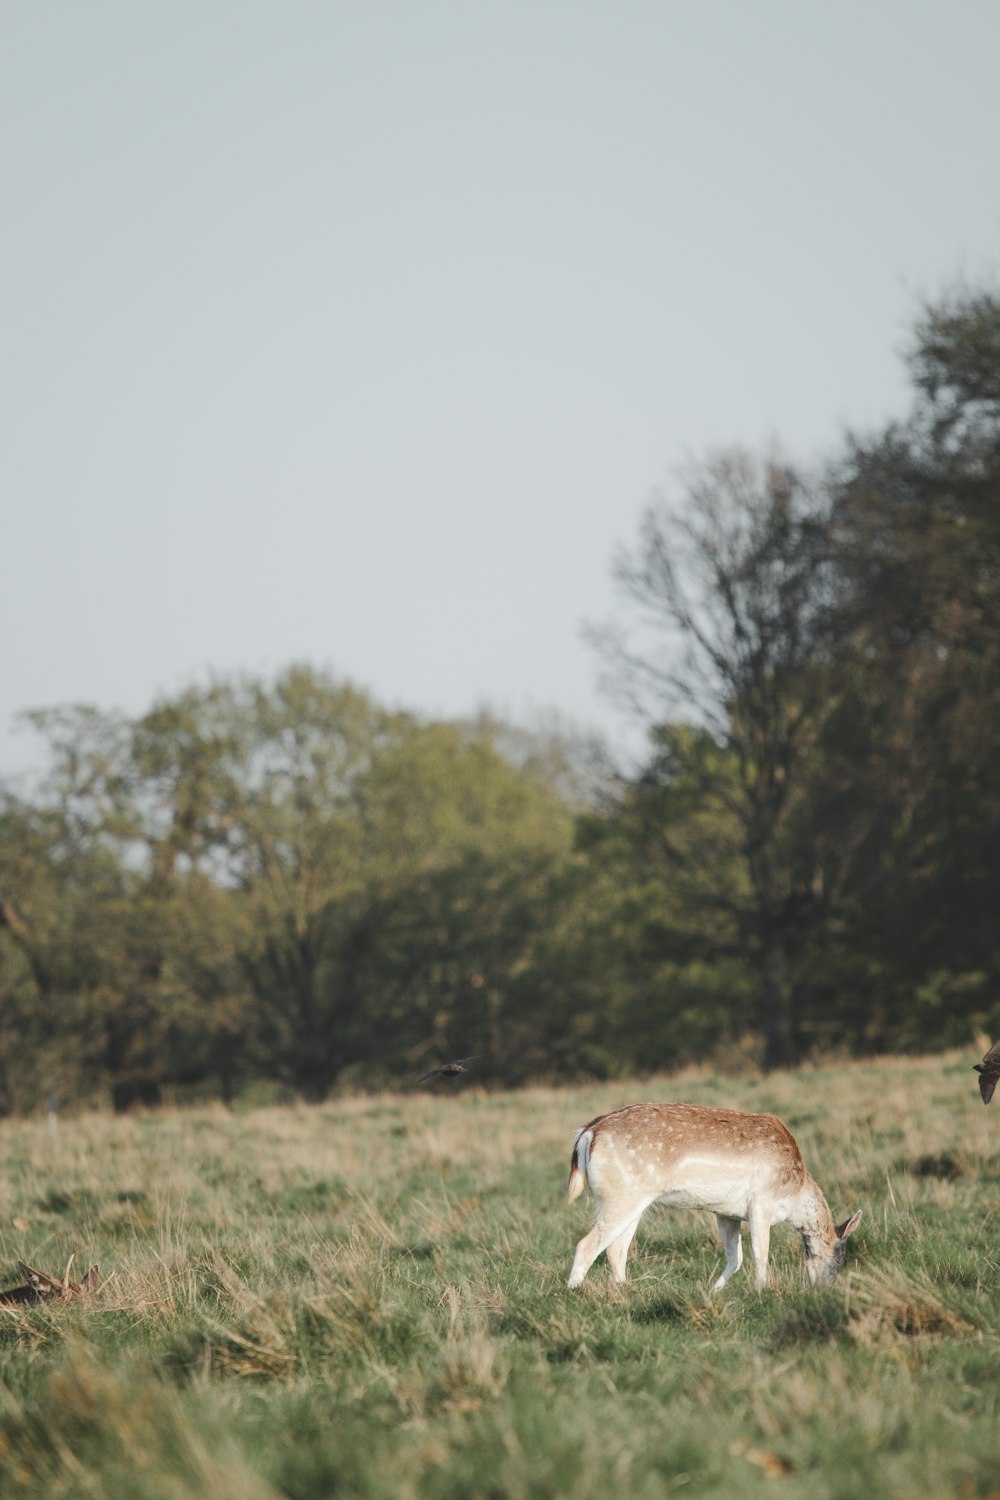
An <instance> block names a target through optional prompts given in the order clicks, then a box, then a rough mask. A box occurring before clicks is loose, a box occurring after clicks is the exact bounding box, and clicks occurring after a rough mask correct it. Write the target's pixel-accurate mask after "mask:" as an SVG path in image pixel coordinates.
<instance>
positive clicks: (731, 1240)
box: [712, 1214, 743, 1292]
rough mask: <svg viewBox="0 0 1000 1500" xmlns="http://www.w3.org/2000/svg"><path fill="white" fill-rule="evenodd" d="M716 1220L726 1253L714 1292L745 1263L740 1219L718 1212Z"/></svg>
mask: <svg viewBox="0 0 1000 1500" xmlns="http://www.w3.org/2000/svg"><path fill="white" fill-rule="evenodd" d="M715 1222H716V1224H718V1226H719V1239H720V1240H721V1241H722V1248H723V1250H724V1251H725V1253H726V1264H725V1265H724V1266H723V1268H722V1275H721V1276H720V1277H719V1279H718V1281H717V1282H716V1283H715V1285H714V1286H713V1287H712V1291H713V1292H719V1291H721V1290H722V1288H723V1287H724V1286H725V1284H726V1282H727V1281H728V1280H729V1278H730V1276H735V1274H736V1272H737V1271H738V1270H739V1268H740V1266H741V1265H742V1264H743V1234H742V1228H743V1226H742V1223H741V1221H740V1220H739V1219H730V1218H729V1217H728V1216H727V1215H726V1214H716V1216H715Z"/></svg>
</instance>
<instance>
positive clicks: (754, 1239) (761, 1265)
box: [749, 1203, 771, 1292]
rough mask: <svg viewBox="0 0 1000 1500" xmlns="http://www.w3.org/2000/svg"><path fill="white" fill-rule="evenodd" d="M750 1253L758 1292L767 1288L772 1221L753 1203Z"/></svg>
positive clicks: (750, 1216)
mask: <svg viewBox="0 0 1000 1500" xmlns="http://www.w3.org/2000/svg"><path fill="white" fill-rule="evenodd" d="M749 1222H750V1252H751V1254H752V1255H753V1280H754V1286H755V1287H756V1288H757V1290H758V1292H760V1291H763V1289H764V1288H765V1287H766V1286H767V1255H768V1250H769V1248H770V1244H771V1221H770V1219H768V1218H766V1217H765V1216H764V1215H763V1214H762V1213H761V1212H760V1210H759V1209H757V1208H755V1206H754V1205H753V1204H752V1203H751V1205H750V1213H749Z"/></svg>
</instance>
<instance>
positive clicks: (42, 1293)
mask: <svg viewBox="0 0 1000 1500" xmlns="http://www.w3.org/2000/svg"><path fill="white" fill-rule="evenodd" d="M17 1264H18V1267H19V1269H20V1272H21V1275H22V1276H23V1277H24V1278H25V1285H24V1286H12V1287H8V1289H7V1290H6V1291H5V1292H0V1306H6V1307H12V1306H14V1305H15V1304H16V1303H19V1302H45V1301H46V1300H47V1299H48V1298H50V1297H63V1298H70V1297H78V1296H80V1295H81V1294H85V1293H88V1292H95V1291H96V1290H97V1280H98V1277H97V1267H96V1266H91V1268H90V1270H89V1271H88V1272H87V1274H86V1276H85V1277H84V1278H83V1280H82V1281H70V1279H69V1272H70V1266H72V1264H73V1257H72V1255H71V1256H70V1258H69V1263H68V1265H67V1266H66V1270H65V1273H64V1275H63V1277H62V1279H60V1278H59V1277H58V1276H46V1275H45V1272H44V1271H35V1270H33V1269H32V1268H31V1266H27V1265H25V1263H24V1261H23V1260H19V1261H18V1263H17Z"/></svg>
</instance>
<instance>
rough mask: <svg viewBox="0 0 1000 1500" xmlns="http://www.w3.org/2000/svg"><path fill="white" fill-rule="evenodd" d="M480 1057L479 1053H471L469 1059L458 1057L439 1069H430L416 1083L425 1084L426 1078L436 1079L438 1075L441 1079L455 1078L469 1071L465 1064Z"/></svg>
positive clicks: (443, 1064)
mask: <svg viewBox="0 0 1000 1500" xmlns="http://www.w3.org/2000/svg"><path fill="white" fill-rule="evenodd" d="M482 1055H483V1054H482V1053H481V1052H473V1054H472V1056H471V1057H459V1058H457V1059H456V1061H455V1062H448V1063H442V1064H441V1066H440V1067H439V1068H431V1070H430V1072H429V1073H425V1074H424V1076H423V1078H418V1079H417V1082H418V1083H426V1082H427V1080H428V1078H437V1077H438V1076H439V1075H440V1076H441V1077H442V1078H457V1077H458V1075H459V1073H467V1072H468V1071H469V1070H468V1068H467V1067H466V1066H465V1065H466V1063H469V1062H475V1060H476V1058H477V1057H482Z"/></svg>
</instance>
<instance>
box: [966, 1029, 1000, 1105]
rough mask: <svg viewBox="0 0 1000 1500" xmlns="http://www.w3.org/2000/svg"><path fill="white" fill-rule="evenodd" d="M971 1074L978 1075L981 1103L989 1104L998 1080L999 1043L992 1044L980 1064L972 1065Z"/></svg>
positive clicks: (999, 1063) (999, 1073)
mask: <svg viewBox="0 0 1000 1500" xmlns="http://www.w3.org/2000/svg"><path fill="white" fill-rule="evenodd" d="M972 1068H973V1072H975V1073H978V1074H979V1092H980V1093H981V1094H982V1096H983V1103H984V1104H989V1102H990V1100H991V1099H992V1098H993V1091H994V1089H995V1088H996V1086H997V1079H998V1078H1000V1042H994V1043H993V1046H992V1047H991V1048H990V1050H989V1051H988V1052H987V1054H986V1056H985V1057H984V1058H983V1060H982V1062H981V1063H973V1064H972Z"/></svg>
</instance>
